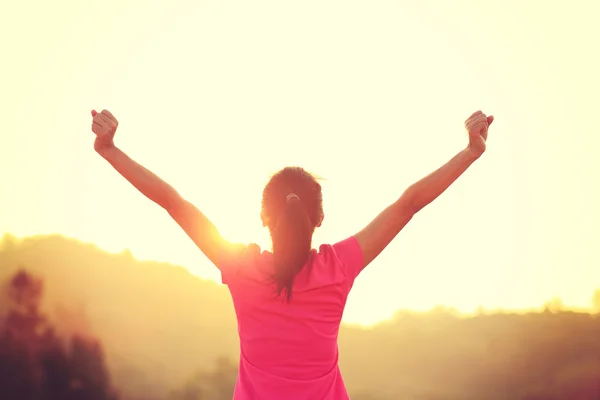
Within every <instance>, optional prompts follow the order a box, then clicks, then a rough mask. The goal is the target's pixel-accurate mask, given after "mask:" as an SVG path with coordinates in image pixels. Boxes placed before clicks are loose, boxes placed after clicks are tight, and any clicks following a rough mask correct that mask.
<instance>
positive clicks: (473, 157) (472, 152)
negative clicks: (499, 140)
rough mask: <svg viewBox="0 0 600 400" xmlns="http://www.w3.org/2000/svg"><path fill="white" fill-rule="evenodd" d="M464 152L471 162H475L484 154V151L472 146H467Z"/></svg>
mask: <svg viewBox="0 0 600 400" xmlns="http://www.w3.org/2000/svg"><path fill="white" fill-rule="evenodd" d="M463 152H464V153H465V156H466V157H467V159H468V160H469V161H470V162H475V161H477V159H478V158H479V157H481V155H482V154H483V152H481V151H479V150H477V149H474V148H472V147H471V146H467V148H466V149H465V150H463Z"/></svg>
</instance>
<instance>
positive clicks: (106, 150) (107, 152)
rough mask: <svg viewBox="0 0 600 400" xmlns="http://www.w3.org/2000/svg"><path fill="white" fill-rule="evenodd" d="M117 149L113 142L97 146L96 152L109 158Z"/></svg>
mask: <svg viewBox="0 0 600 400" xmlns="http://www.w3.org/2000/svg"><path fill="white" fill-rule="evenodd" d="M116 150H117V148H116V147H115V145H114V144H111V145H108V146H102V147H100V148H97V149H96V153H98V154H99V155H100V157H102V158H104V159H109V158H110V156H111V154H113V153H114V152H115V151H116Z"/></svg>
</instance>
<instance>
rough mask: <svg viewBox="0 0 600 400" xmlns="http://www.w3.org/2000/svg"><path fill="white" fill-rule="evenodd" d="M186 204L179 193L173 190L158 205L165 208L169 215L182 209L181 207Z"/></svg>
mask: <svg viewBox="0 0 600 400" xmlns="http://www.w3.org/2000/svg"><path fill="white" fill-rule="evenodd" d="M184 202H185V200H184V199H183V198H182V197H181V195H180V194H179V193H177V192H176V191H175V190H171V191H169V192H168V193H165V195H164V196H163V197H162V198H161V199H160V201H157V202H156V203H157V204H158V205H159V206H161V207H162V208H164V209H165V210H166V211H167V212H168V213H169V214H172V213H174V212H177V210H178V209H180V208H181V205H182V204H183V203H184Z"/></svg>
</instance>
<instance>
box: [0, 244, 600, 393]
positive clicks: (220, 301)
mask: <svg viewBox="0 0 600 400" xmlns="http://www.w3.org/2000/svg"><path fill="white" fill-rule="evenodd" d="M20 267H23V268H24V269H26V270H27V271H28V272H29V273H31V274H32V275H35V276H37V277H40V278H42V279H43V281H44V286H45V294H44V310H45V312H46V314H47V315H49V316H50V318H51V320H52V321H53V323H54V325H55V326H56V328H57V329H58V330H59V331H60V332H62V333H67V334H77V333H89V334H90V335H92V336H94V337H97V338H99V339H100V340H101V341H102V344H103V347H104V350H105V354H106V359H107V364H108V366H109V370H110V372H111V376H112V382H113V383H114V385H115V386H116V387H117V388H118V389H119V390H120V391H121V393H122V394H123V396H124V397H123V399H126V398H137V399H146V400H149V399H161V400H162V399H166V396H167V393H169V392H171V391H172V390H175V389H180V388H182V387H184V386H183V385H184V384H185V385H188V386H189V385H190V382H195V381H194V379H201V380H206V379H208V380H211V379H212V378H210V376H209V378H207V377H206V376H207V375H198V374H197V373H198V371H200V370H207V369H208V370H211V369H212V368H213V367H214V366H215V365H217V367H216V368H217V370H216V371H217V372H215V373H219V374H221V375H223V374H225V375H226V376H227V378H226V379H225V380H221V381H222V382H226V383H225V385H226V386H227V385H230V384H231V382H232V379H234V374H235V372H234V371H235V370H232V369H231V368H230V366H228V365H229V364H227V363H225V364H222V361H220V363H221V364H215V363H216V361H217V360H218V359H221V358H222V357H225V358H226V359H230V360H233V361H234V362H235V361H236V360H237V357H238V339H237V330H236V329H237V328H236V322H235V316H234V313H233V308H232V304H231V300H230V298H229V295H228V292H227V290H226V288H225V287H224V286H221V285H218V284H216V283H214V282H212V281H206V280H202V279H199V278H197V277H195V276H192V275H191V274H189V273H188V272H187V271H186V270H185V269H184V268H182V267H179V266H175V265H170V264H165V263H156V262H141V261H137V260H135V259H134V258H133V257H132V256H131V254H129V253H128V252H125V253H123V254H118V255H116V254H109V253H106V252H104V251H102V250H101V249H98V248H97V247H95V246H93V245H89V244H83V243H80V242H78V241H75V240H71V239H66V238H63V237H60V236H43V237H33V238H27V239H24V240H21V241H19V240H16V239H14V238H11V237H9V236H7V237H5V238H4V239H3V240H2V242H0V282H6V281H7V280H8V279H9V278H10V277H11V276H13V275H14V274H15V273H16V272H17V271H18V270H19V268H20ZM598 298H599V299H600V296H599V297H598ZM2 304H3V303H2V302H0V315H2V314H3V309H2V307H3V305H2ZM4 306H6V304H4ZM557 307H558V306H557ZM340 352H341V360H340V364H341V367H342V370H343V373H344V376H345V379H346V382H347V384H348V387H349V390H350V391H351V393H354V395H353V399H356V400H368V399H373V400H375V399H394V400H398V399H404V398H405V399H413V400H471V399H473V400H474V399H479V400H481V399H485V400H495V399H498V400H500V399H515V400H559V399H560V400H564V399H569V400H584V399H585V400H588V399H589V400H592V399H594V400H595V399H596V397H593V396H595V395H600V390H599V389H598V388H600V318H598V317H597V316H595V315H590V314H584V313H574V312H560V310H559V309H554V310H550V309H548V310H547V311H546V312H541V313H530V314H525V315H510V314H494V315H480V316H476V317H472V318H460V317H457V316H454V315H453V314H452V313H449V312H447V311H445V310H444V309H438V310H434V311H432V312H430V313H425V314H413V313H408V312H403V313H398V314H397V315H396V317H395V318H394V319H393V320H392V321H388V322H386V323H382V324H379V325H378V326H376V327H374V328H371V329H363V328H359V327H350V326H345V327H343V328H342V331H341V333H340ZM219 365H221V367H218V366H219ZM218 368H221V369H218ZM218 371H225V372H218ZM231 374H233V376H232V375H231ZM194 377H196V378H194ZM190 380H191V381H190ZM221 381H219V382H221ZM194 385H196V384H194ZM188 386H185V387H188ZM192 386H193V385H192ZM186 390H187V391H186ZM186 390H184V391H183V392H178V393H179V394H177V395H176V396H175V397H171V398H173V399H177V400H179V399H199V398H200V397H194V396H192V395H189V393H192V392H191V391H190V390H191V389H189V387H188V389H186ZM215 390H216V389H215ZM225 392H226V390H225ZM185 393H188V395H185ZM211 393H212V392H211ZM177 396H179V397H177ZM186 396H187V397H186ZM190 396H191V397H190ZM544 396H545V397H544ZM565 396H566V397H565ZM590 396H591V397H590ZM209 398H210V399H214V400H220V397H218V396H216V395H214V396H213V397H209Z"/></svg>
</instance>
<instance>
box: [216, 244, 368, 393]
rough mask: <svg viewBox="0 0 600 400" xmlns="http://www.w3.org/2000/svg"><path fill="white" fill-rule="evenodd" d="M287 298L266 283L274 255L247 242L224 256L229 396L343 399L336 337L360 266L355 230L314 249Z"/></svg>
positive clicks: (343, 388) (360, 257) (223, 273)
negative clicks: (234, 333) (231, 363)
mask: <svg viewBox="0 0 600 400" xmlns="http://www.w3.org/2000/svg"><path fill="white" fill-rule="evenodd" d="M313 252H314V255H313V258H312V263H308V264H307V265H306V266H305V267H304V268H303V269H302V271H301V272H300V273H299V274H298V275H297V276H296V278H295V280H294V288H293V292H292V296H293V297H292V300H291V302H290V303H286V302H285V296H284V295H282V296H281V297H276V295H275V285H274V284H272V283H270V282H269V277H270V275H271V274H272V272H273V254H272V253H270V252H268V251H262V252H261V250H260V248H259V247H258V246H256V245H249V246H248V247H247V248H246V250H245V252H244V254H243V256H241V257H236V258H235V260H222V261H223V262H222V263H220V264H221V265H220V266H219V267H220V269H221V274H222V279H223V283H225V284H226V285H228V287H229V291H230V292H231V297H232V299H233V305H234V307H235V312H236V315H237V320H238V332H239V336H240V366H239V373H238V378H237V383H236V387H235V394H234V400H271V399H273V400H275V399H276V400H281V399H286V400H321V399H322V400H346V399H348V398H349V397H348V393H347V392H346V388H345V386H344V382H343V380H342V376H341V373H340V370H339V367H338V346H337V338H338V332H339V328H340V322H341V319H342V314H343V311H344V306H345V305H346V299H347V297H348V293H349V292H350V289H351V288H352V284H353V283H354V279H355V278H356V277H357V276H358V274H359V273H360V271H361V269H362V265H363V260H362V253H361V250H360V247H359V245H358V242H357V241H356V239H354V237H351V238H349V239H346V240H344V241H342V242H339V243H337V244H335V245H333V246H331V245H323V246H321V247H320V248H319V251H318V252H317V251H316V250H313Z"/></svg>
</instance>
